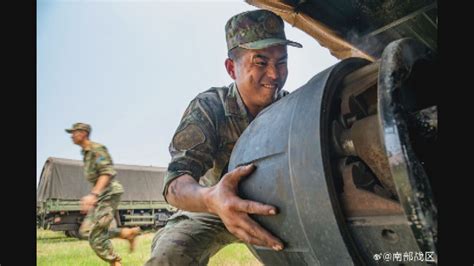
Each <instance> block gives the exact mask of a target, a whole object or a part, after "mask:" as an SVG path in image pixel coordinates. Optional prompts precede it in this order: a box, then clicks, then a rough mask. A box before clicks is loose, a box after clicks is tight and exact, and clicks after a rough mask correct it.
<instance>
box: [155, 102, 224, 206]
mask: <svg viewBox="0 0 474 266" xmlns="http://www.w3.org/2000/svg"><path fill="white" fill-rule="evenodd" d="M213 108H216V107H215V106H213V104H211V103H210V102H209V101H207V100H206V99H202V98H199V97H198V98H195V99H194V100H193V101H191V103H190V104H189V106H188V108H187V109H186V111H185V112H184V114H183V117H182V118H181V122H180V124H179V126H178V129H177V130H176V132H175V134H174V136H173V139H172V141H171V143H170V146H169V151H170V154H171V162H170V164H169V165H168V171H167V173H166V176H165V180H164V187H163V196H164V197H165V199H166V192H167V191H168V186H169V184H170V183H171V181H173V180H174V179H175V178H177V177H179V176H181V175H184V174H188V175H190V176H192V177H193V178H194V179H195V180H196V181H199V178H200V177H201V176H203V175H204V174H205V173H206V171H207V170H208V169H210V168H211V167H212V166H213V160H214V157H215V154H216V150H217V143H218V140H217V134H216V125H215V122H214V121H216V119H215V112H214V111H213Z"/></svg>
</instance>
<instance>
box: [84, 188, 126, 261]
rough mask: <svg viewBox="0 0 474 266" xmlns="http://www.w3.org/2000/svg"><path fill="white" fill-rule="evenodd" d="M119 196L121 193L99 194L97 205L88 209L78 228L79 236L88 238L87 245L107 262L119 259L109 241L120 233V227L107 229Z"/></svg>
mask: <svg viewBox="0 0 474 266" xmlns="http://www.w3.org/2000/svg"><path fill="white" fill-rule="evenodd" d="M121 196H122V194H109V195H101V196H100V197H99V200H98V203H97V206H96V207H95V208H93V209H91V210H89V212H88V213H87V215H86V217H85V218H84V221H83V222H82V225H81V228H80V229H79V233H80V234H81V236H83V237H88V238H89V245H90V246H91V248H92V249H93V250H94V252H95V253H96V254H97V256H99V257H100V258H101V259H103V260H105V261H107V262H112V261H116V260H117V261H120V260H121V258H120V256H119V255H118V254H117V253H115V251H114V247H113V246H112V241H110V239H112V238H115V237H118V236H119V235H120V229H119V228H111V229H109V226H110V223H111V222H112V221H113V219H114V213H115V210H116V209H117V206H118V204H119V202H120V197H121Z"/></svg>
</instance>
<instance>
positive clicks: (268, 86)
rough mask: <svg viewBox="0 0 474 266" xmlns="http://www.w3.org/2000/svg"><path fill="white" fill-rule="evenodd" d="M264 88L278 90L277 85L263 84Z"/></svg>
mask: <svg viewBox="0 0 474 266" xmlns="http://www.w3.org/2000/svg"><path fill="white" fill-rule="evenodd" d="M262 86H263V87H265V88H267V89H273V90H274V89H277V88H278V85H277V84H262Z"/></svg>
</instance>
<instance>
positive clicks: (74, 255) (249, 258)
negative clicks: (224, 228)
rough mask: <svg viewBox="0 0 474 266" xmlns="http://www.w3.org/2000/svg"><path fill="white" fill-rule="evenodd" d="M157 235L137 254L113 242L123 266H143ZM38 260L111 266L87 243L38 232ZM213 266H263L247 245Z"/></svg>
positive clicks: (229, 250)
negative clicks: (152, 241)
mask: <svg viewBox="0 0 474 266" xmlns="http://www.w3.org/2000/svg"><path fill="white" fill-rule="evenodd" d="M153 236H154V233H153V232H149V233H144V234H143V235H141V236H139V238H138V242H137V246H136V250H135V251H134V252H133V253H129V252H128V242H127V241H125V240H121V239H113V240H112V242H113V244H114V247H115V248H116V250H117V251H118V253H119V254H120V255H121V256H122V265H124V266H127V265H133V266H134V265H143V264H144V263H145V262H146V261H147V260H148V258H149V257H150V246H151V240H152V239H153ZM36 257H37V265H42V266H64V265H84V266H86V265H87V266H89V265H97V266H103V265H108V264H107V263H105V262H104V261H102V260H101V259H99V258H98V257H97V256H96V255H95V253H94V252H93V251H92V249H91V248H90V247H89V243H88V242H87V241H86V240H78V239H76V238H70V237H66V236H65V235H64V233H62V232H53V231H48V230H42V229H37V230H36ZM209 265H215V266H217V265H225V266H231V265H232V266H234V265H235V266H237V265H251V266H256V265H261V264H260V263H259V262H258V260H257V259H256V258H255V257H254V256H253V255H252V253H250V251H249V250H248V249H247V247H246V246H245V245H243V244H232V245H228V246H226V247H225V248H223V249H222V250H221V251H219V252H218V253H217V254H216V255H215V256H214V257H212V258H211V259H210V261H209Z"/></svg>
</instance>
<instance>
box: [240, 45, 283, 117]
mask: <svg viewBox="0 0 474 266" xmlns="http://www.w3.org/2000/svg"><path fill="white" fill-rule="evenodd" d="M287 61H288V54H287V51H286V45H278V46H273V47H269V48H265V49H261V50H245V52H243V53H242V55H241V56H240V58H239V59H238V60H237V61H235V62H234V65H235V66H234V69H235V82H236V84H237V87H238V88H239V92H240V94H241V96H242V97H243V99H244V102H245V104H246V105H254V106H257V107H260V108H264V107H266V106H268V105H270V104H271V103H272V102H273V101H274V100H275V99H276V96H277V94H278V92H279V91H280V90H281V89H282V88H283V85H285V82H286V78H287V76H288V68H287Z"/></svg>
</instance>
